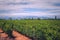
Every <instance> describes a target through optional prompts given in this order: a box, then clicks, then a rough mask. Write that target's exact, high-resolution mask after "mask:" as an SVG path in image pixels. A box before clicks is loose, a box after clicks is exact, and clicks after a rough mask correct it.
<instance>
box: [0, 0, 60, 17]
mask: <svg viewBox="0 0 60 40" xmlns="http://www.w3.org/2000/svg"><path fill="white" fill-rule="evenodd" d="M59 11H60V0H0V16H1V15H2V13H3V15H5V14H6V16H7V14H8V15H10V16H11V15H12V16H13V14H15V15H28V16H29V15H33V16H34V15H38V14H39V15H40V16H41V15H43V16H44V15H60V12H59ZM3 15H2V16H3ZM39 15H38V16H39Z"/></svg>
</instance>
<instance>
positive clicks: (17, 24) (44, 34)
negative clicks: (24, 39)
mask: <svg viewBox="0 0 60 40" xmlns="http://www.w3.org/2000/svg"><path fill="white" fill-rule="evenodd" d="M0 28H2V29H3V30H4V31H5V32H7V31H8V30H14V29H15V30H17V31H19V32H21V33H22V34H25V35H27V36H29V37H31V38H32V39H33V40H60V20H0Z"/></svg>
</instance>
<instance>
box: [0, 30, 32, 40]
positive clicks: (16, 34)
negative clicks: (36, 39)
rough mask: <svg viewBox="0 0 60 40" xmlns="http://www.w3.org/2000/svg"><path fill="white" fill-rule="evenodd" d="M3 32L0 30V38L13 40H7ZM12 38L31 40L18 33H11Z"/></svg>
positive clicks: (6, 35) (15, 39)
mask: <svg viewBox="0 0 60 40" xmlns="http://www.w3.org/2000/svg"><path fill="white" fill-rule="evenodd" d="M2 32H3V30H1V29H0V37H2V38H6V40H13V38H11V39H9V37H8V34H6V33H4V32H3V33H2ZM12 36H13V37H15V38H14V40H31V39H30V38H28V37H26V36H25V35H22V34H20V33H18V32H17V31H14V30H13V31H12Z"/></svg>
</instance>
